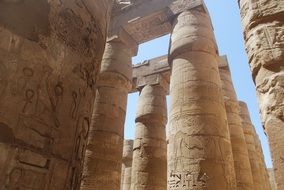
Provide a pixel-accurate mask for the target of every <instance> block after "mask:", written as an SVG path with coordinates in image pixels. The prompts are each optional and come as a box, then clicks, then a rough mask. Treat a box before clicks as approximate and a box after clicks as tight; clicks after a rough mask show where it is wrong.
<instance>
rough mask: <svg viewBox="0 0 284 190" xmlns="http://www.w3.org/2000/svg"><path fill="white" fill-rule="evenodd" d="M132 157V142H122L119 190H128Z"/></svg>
mask: <svg viewBox="0 0 284 190" xmlns="http://www.w3.org/2000/svg"><path fill="white" fill-rule="evenodd" d="M132 157H133V140H124V145H123V155H122V169H121V187H120V189H121V190H130V185H131V169H132Z"/></svg>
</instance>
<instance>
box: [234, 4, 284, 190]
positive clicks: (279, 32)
mask: <svg viewBox="0 0 284 190" xmlns="http://www.w3.org/2000/svg"><path fill="white" fill-rule="evenodd" d="M239 4H240V8H241V17H242V24H243V28H244V39H245V45H246V50H247V53H248V58H249V63H250V68H251V71H252V76H253V80H254V82H255V85H256V89H257V96H258V101H259V106H260V112H261V118H262V123H263V127H264V128H265V131H266V134H267V136H268V140H269V144H270V149H271V154H272V160H273V165H274V170H275V178H276V183H277V186H278V189H284V161H283V160H284V157H283V155H284V141H283V138H284V127H283V126H284V105H283V98H284V85H283V84H284V72H283V71H284V65H283V62H284V37H283V36H284V32H283V31H284V20H283V17H284V8H283V7H284V2H283V1H282V0H274V1H255V0H240V1H239Z"/></svg>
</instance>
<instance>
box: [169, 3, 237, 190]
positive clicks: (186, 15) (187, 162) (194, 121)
mask: <svg viewBox="0 0 284 190" xmlns="http://www.w3.org/2000/svg"><path fill="white" fill-rule="evenodd" d="M205 10H206V8H203V9H190V10H185V11H184V12H182V13H181V14H179V15H178V16H177V17H176V18H175V19H174V21H173V31H172V35H171V44H170V54H169V63H170V64H171V66H172V75H171V83H170V86H171V87H170V96H171V104H170V115H169V128H170V129H169V146H168V147H169V151H168V152H169V155H168V190H197V189H198V190H200V189H220V190H224V189H236V181H235V174H234V164H233V155H232V147H231V142H230V134H229V129H228V125H227V122H226V111H225V107H224V100H223V95H222V91H221V81H220V76H219V71H218V61H217V59H218V54H217V53H218V52H217V47H216V43H215V38H214V34H213V29H212V25H211V22H210V18H209V16H208V13H207V12H206V11H205Z"/></svg>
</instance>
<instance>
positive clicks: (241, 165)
mask: <svg viewBox="0 0 284 190" xmlns="http://www.w3.org/2000/svg"><path fill="white" fill-rule="evenodd" d="M221 59H222V64H221V65H220V66H219V71H220V76H221V81H222V91H223V95H224V99H225V107H226V113H227V119H228V125H229V131H230V137H231V144H232V151H233V158H234V167H235V173H236V180H237V189H242V190H245V189H247V190H249V189H250V190H253V189H254V186H253V178H252V173H251V166H250V159H249V155H248V148H247V144H246V141H245V136H244V131H243V128H242V119H241V118H240V115H239V112H240V108H239V103H238V100H237V95H236V92H235V89H234V86H233V82H232V77H231V72H230V68H229V65H228V62H227V59H226V57H223V58H221Z"/></svg>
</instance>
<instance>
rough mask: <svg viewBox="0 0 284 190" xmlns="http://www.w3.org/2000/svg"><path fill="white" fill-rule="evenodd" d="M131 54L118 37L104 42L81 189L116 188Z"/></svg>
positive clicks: (128, 86) (118, 181) (129, 85)
mask: <svg viewBox="0 0 284 190" xmlns="http://www.w3.org/2000/svg"><path fill="white" fill-rule="evenodd" d="M131 57H132V53H131V50H130V48H129V46H127V44H126V43H124V42H122V41H121V40H120V39H115V40H109V41H108V42H107V44H106V49H105V52H104V56H103V60H102V66H101V70H100V74H99V78H98V81H97V83H98V88H97V98H96V100H95V103H94V112H93V116H92V121H91V126H90V134H89V138H88V144H87V151H86V157H85V164H84V171H83V180H82V183H81V189H82V190H89V189H98V190H99V189H103V190H119V188H120V177H121V165H122V150H123V139H124V138H123V136H124V121H125V114H126V111H125V110H126V104H127V96H128V92H129V91H130V89H131V80H132V65H131Z"/></svg>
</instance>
